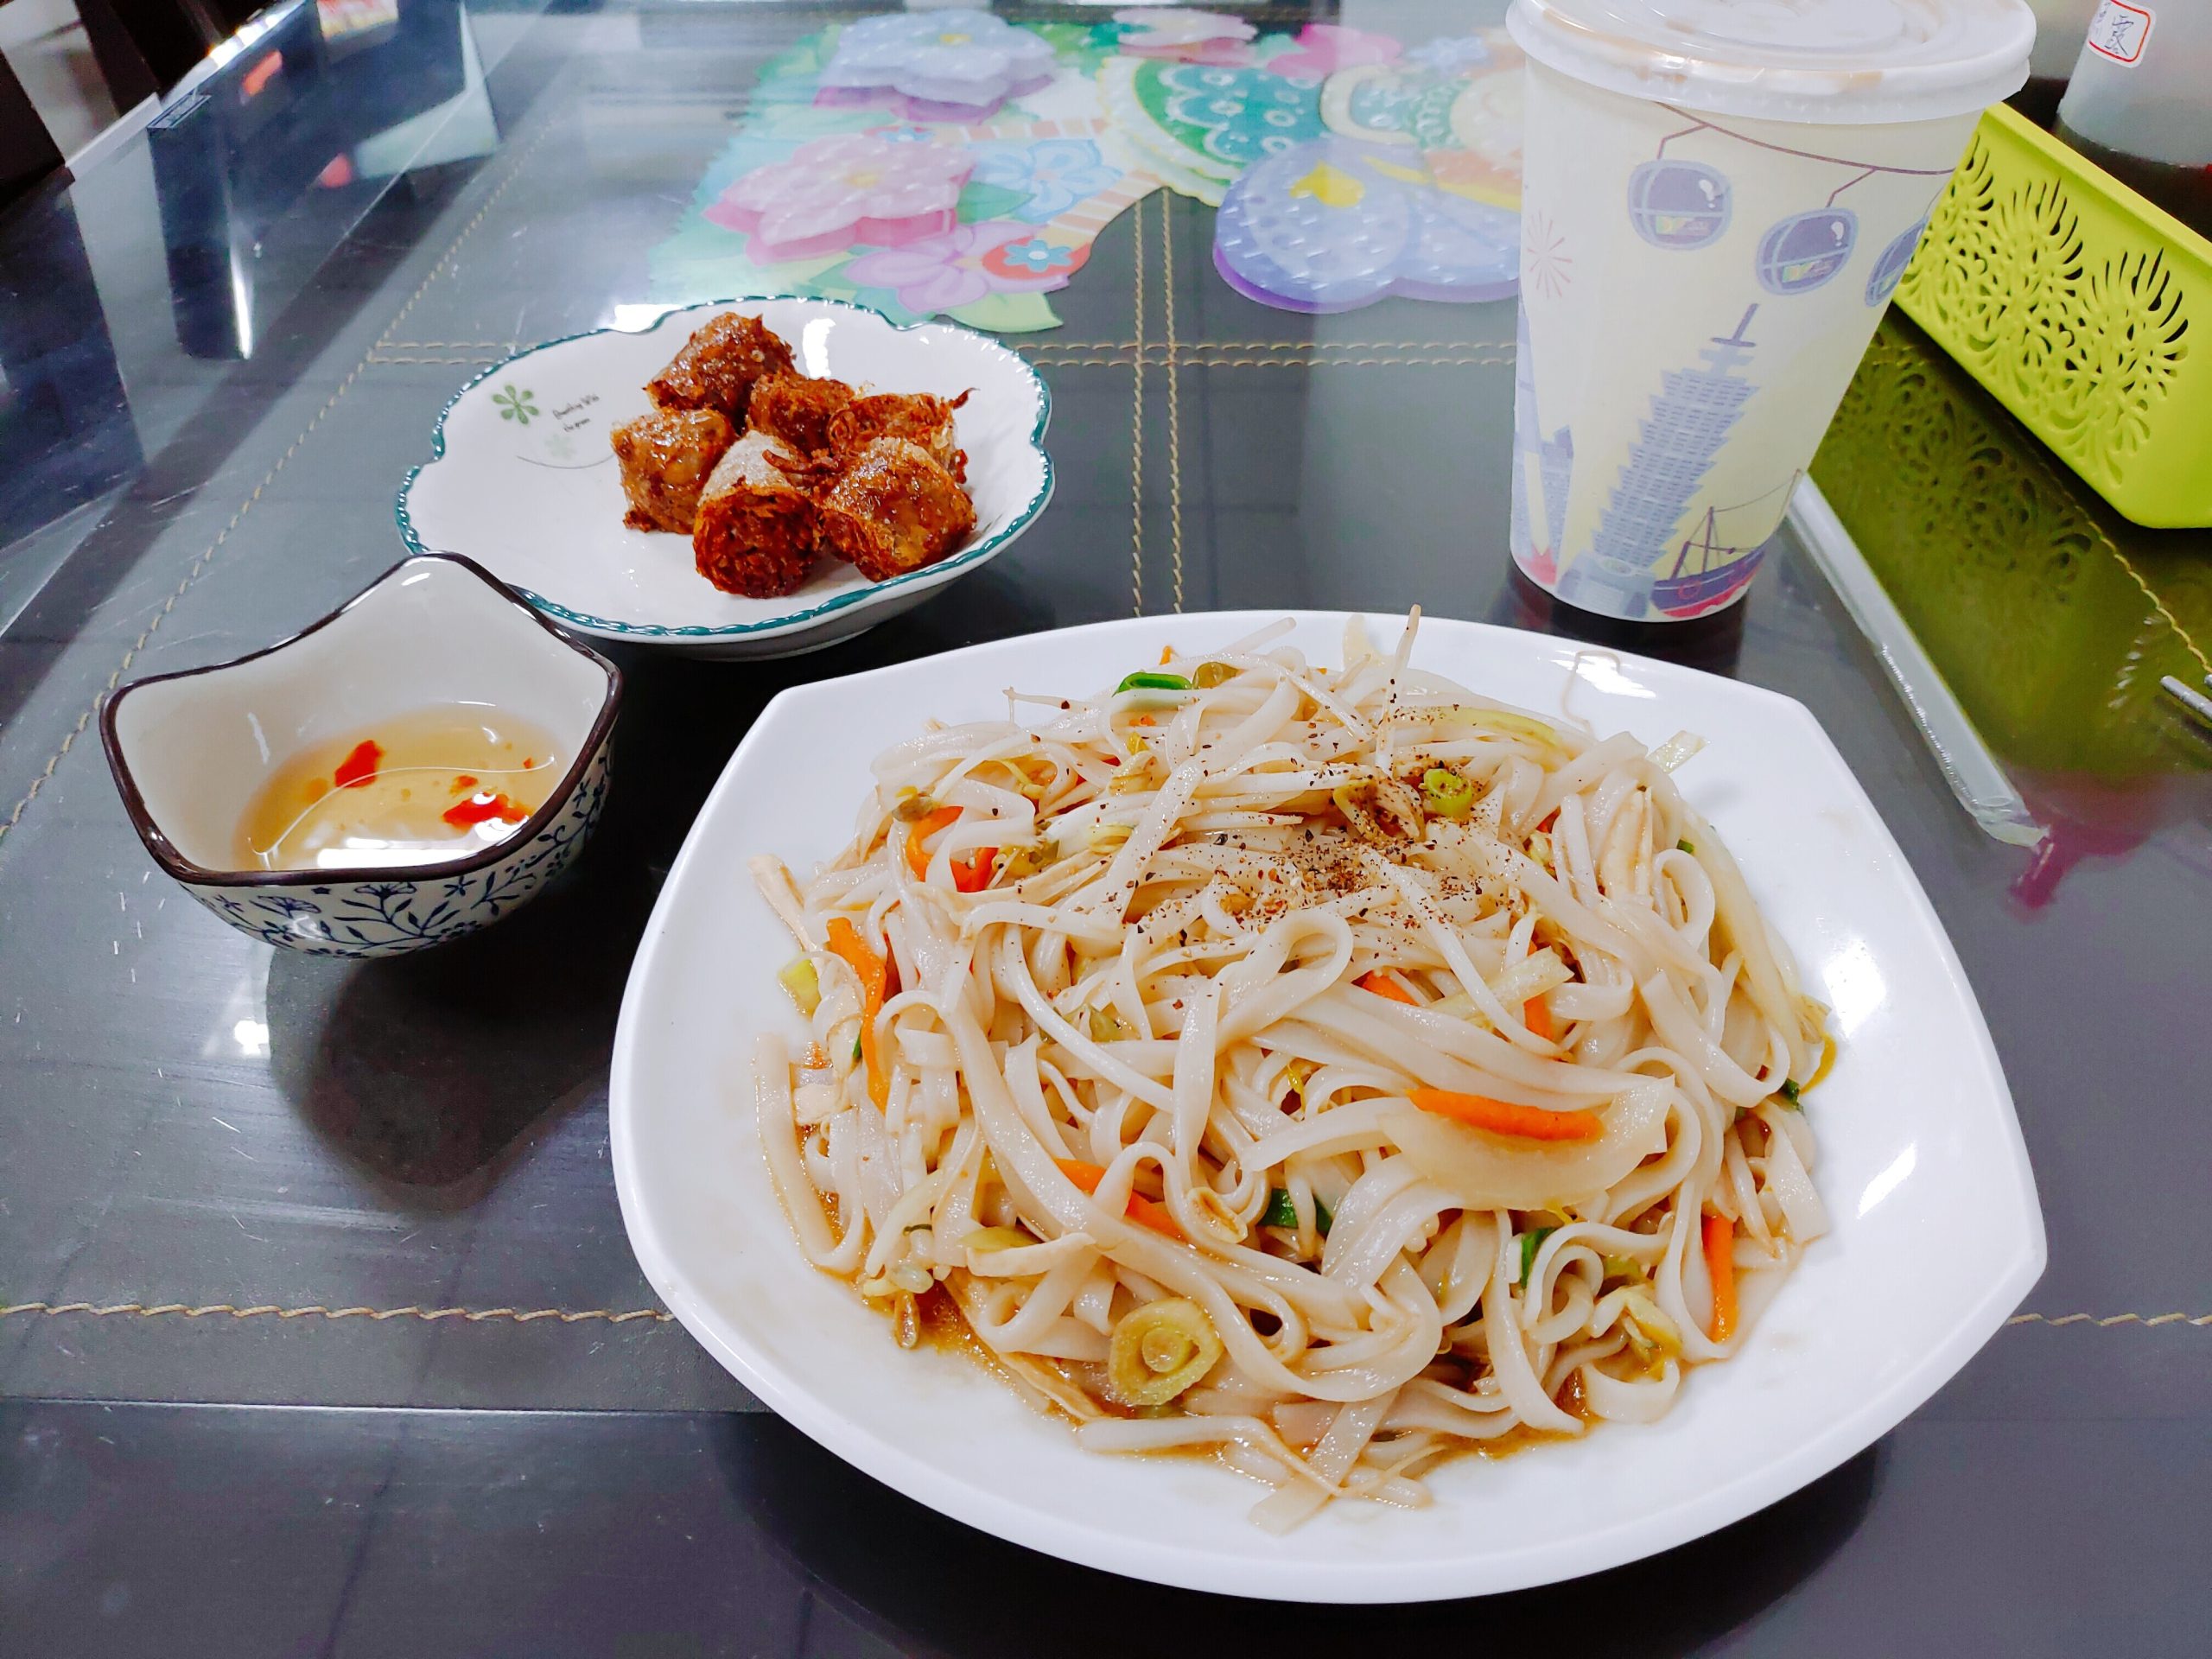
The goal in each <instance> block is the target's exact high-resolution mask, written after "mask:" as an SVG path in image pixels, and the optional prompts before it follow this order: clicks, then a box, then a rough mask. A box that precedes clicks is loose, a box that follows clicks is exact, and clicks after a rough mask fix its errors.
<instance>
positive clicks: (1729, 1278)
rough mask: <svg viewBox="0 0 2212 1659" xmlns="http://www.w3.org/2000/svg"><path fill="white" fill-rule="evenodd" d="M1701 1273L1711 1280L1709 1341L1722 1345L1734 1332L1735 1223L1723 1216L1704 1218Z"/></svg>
mask: <svg viewBox="0 0 2212 1659" xmlns="http://www.w3.org/2000/svg"><path fill="white" fill-rule="evenodd" d="M1705 1272H1706V1276H1707V1278H1708V1279H1710V1280H1712V1281H1713V1340H1714V1341H1715V1342H1726V1341H1727V1340H1728V1338H1730V1337H1731V1336H1732V1335H1734V1334H1735V1331H1736V1224H1735V1223H1734V1222H1732V1221H1731V1220H1729V1219H1728V1217H1726V1216H1715V1215H1710V1214H1708V1215H1707V1216H1706V1217H1705Z"/></svg>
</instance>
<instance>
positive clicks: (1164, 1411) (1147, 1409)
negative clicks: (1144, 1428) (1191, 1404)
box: [1136, 1400, 1183, 1417]
mask: <svg viewBox="0 0 2212 1659" xmlns="http://www.w3.org/2000/svg"><path fill="white" fill-rule="evenodd" d="M1136 1414H1137V1415H1138V1416H1140V1417H1180V1416H1181V1415H1182V1414H1183V1408H1182V1407H1181V1406H1179V1405H1178V1404H1177V1403H1176V1402H1174V1401H1173V1400H1167V1401H1163V1402H1161V1403H1160V1404H1159V1405H1156V1406H1139V1407H1138V1408H1136Z"/></svg>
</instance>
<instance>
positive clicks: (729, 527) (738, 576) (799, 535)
mask: <svg viewBox="0 0 2212 1659" xmlns="http://www.w3.org/2000/svg"><path fill="white" fill-rule="evenodd" d="M797 460H798V457H797V456H795V455H794V454H792V453H791V451H790V450H789V449H788V448H785V446H783V445H782V444H780V443H779V442H776V440H775V439H774V438H772V437H771V436H770V435H768V434H766V432H748V433H747V434H746V435H744V436H743V437H741V438H740V439H739V440H738V441H737V442H735V443H734V444H732V445H731V446H730V448H729V450H728V453H727V454H724V455H723V456H722V458H721V461H720V462H719V463H718V464H717V465H716V466H715V471H714V476H713V477H711V478H709V480H707V487H706V489H705V490H704V492H702V494H701V495H700V498H699V515H698V518H697V519H696V521H695V522H694V523H693V524H692V527H691V552H692V557H693V559H694V561H695V562H696V564H697V566H698V570H699V574H700V575H702V576H704V577H705V578H706V579H707V580H708V581H709V582H713V583H714V584H715V587H717V588H721V590H722V591H723V592H724V593H729V594H744V595H745V596H746V597H747V598H748V599H774V598H777V597H779V595H781V594H789V593H793V592H796V591H797V590H798V588H800V587H801V586H802V585H803V584H804V582H805V581H806V576H807V572H808V571H809V570H810V569H812V568H813V564H814V551H815V544H816V543H817V540H818V539H819V538H820V527H819V523H818V519H817V514H816V511H815V506H814V503H813V502H812V501H811V500H810V499H808V497H807V494H806V493H805V492H804V490H802V489H800V488H798V486H796V485H794V484H793V483H792V482H791V480H790V479H789V478H788V477H786V476H785V474H784V471H783V468H782V467H779V465H778V464H777V463H778V462H779V461H785V462H796V461H797Z"/></svg>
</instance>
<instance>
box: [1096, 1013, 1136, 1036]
mask: <svg viewBox="0 0 2212 1659" xmlns="http://www.w3.org/2000/svg"><path fill="white" fill-rule="evenodd" d="M1135 1035H1136V1033H1135V1032H1133V1031H1131V1030H1130V1029H1129V1027H1128V1021H1127V1020H1123V1019H1122V1016H1121V1015H1120V1014H1116V1013H1115V1012H1114V1010H1113V1009H1111V1008H1093V1009H1092V1010H1091V1011H1090V1040H1091V1041H1092V1042H1094V1043H1118V1042H1120V1041H1122V1039H1124V1038H1127V1037H1134V1036H1135Z"/></svg>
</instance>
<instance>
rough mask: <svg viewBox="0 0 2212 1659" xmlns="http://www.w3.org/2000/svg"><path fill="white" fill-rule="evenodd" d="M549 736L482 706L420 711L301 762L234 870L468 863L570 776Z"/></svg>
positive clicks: (269, 795) (276, 792)
mask: <svg viewBox="0 0 2212 1659" xmlns="http://www.w3.org/2000/svg"><path fill="white" fill-rule="evenodd" d="M569 759H570V757H569V756H568V755H566V754H564V753H562V752H561V751H560V749H559V747H558V746H557V745H556V743H555V742H554V741H553V738H552V736H551V734H549V733H548V732H547V731H546V730H545V728H543V727H542V726H538V725H537V724H536V723H534V722H532V721H526V720H523V719H520V718H518V716H516V715H510V714H507V713H505V711H504V710H501V709H493V708H487V707H486V706H484V705H482V704H479V703H449V704H448V705H446V706H444V707H442V708H436V709H417V710H416V712H415V713H413V714H410V715H400V716H398V717H397V718H396V719H392V720H386V721H379V722H378V724H377V725H375V726H373V727H371V728H365V729H363V730H361V731H359V732H354V733H350V734H347V735H346V736H344V737H340V738H335V739H333V740H332V741H329V742H327V743H321V744H317V745H316V746H315V747H313V748H310V749H306V750H303V751H302V752H301V753H298V754H296V755H294V756H293V757H292V758H291V759H290V760H287V761H285V762H284V763H283V765H282V766H278V767H277V770H276V772H273V773H272V774H270V779H269V781H268V782H267V783H265V784H264V785H262V786H261V790H260V792H259V793H258V794H257V795H256V796H255V797H254V798H253V802H252V804H251V805H249V806H248V807H247V808H246V810H245V817H243V818H241V819H240V820H239V822H238V838H237V841H236V842H235V843H234V845H233V849H232V856H233V858H234V860H235V863H234V868H238V869H241V870H365V869H384V868H391V867H394V866H401V865H414V864H436V863H443V862H446V861H449V860H452V859H459V858H467V857H468V856H469V855H471V854H474V853H477V852H480V851H482V850H483V849H485V848H486V847H489V846H491V845H493V843H494V842H499V841H503V840H505V838H506V837H507V836H511V835H512V834H513V833H514V832H515V829H517V827H518V826H519V825H520V824H521V823H523V821H524V819H526V818H528V817H530V816H531V813H533V812H535V811H537V809H538V808H539V807H541V806H543V805H544V804H545V798H546V797H547V796H548V795H550V794H551V793H552V791H553V788H554V786H555V785H556V784H557V783H558V782H559V781H560V779H561V777H562V774H563V772H566V771H567V769H568V766H569Z"/></svg>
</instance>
